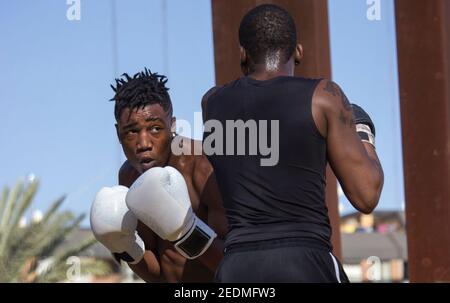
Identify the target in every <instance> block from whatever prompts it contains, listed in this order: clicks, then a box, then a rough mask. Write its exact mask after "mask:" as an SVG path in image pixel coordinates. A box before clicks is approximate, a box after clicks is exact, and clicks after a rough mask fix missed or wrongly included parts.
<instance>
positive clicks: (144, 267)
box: [119, 161, 162, 282]
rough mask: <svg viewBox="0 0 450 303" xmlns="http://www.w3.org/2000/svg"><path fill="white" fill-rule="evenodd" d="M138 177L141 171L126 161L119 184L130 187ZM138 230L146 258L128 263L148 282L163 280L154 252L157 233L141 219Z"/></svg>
mask: <svg viewBox="0 0 450 303" xmlns="http://www.w3.org/2000/svg"><path fill="white" fill-rule="evenodd" d="M137 177H139V173H138V172H137V171H136V170H135V169H134V168H133V167H131V165H130V164H129V163H128V161H125V163H124V164H123V165H122V167H121V168H120V170H119V185H124V186H126V187H130V186H131V184H133V182H134V181H135V180H136V179H137ZM137 231H138V234H139V236H140V237H141V238H142V240H143V241H144V243H145V254H144V258H143V259H142V260H141V261H140V262H139V263H137V264H128V265H129V267H130V268H131V270H132V271H133V272H135V273H136V274H137V275H138V276H139V277H140V278H141V279H142V280H144V281H146V282H161V281H162V274H161V265H160V262H159V260H158V258H157V257H156V254H155V253H154V252H156V241H157V238H156V235H155V233H154V232H153V231H152V230H151V229H150V228H148V227H147V226H145V225H144V224H142V222H140V221H139V222H138V227H137Z"/></svg>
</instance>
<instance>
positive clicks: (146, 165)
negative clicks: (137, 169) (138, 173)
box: [139, 158, 155, 172]
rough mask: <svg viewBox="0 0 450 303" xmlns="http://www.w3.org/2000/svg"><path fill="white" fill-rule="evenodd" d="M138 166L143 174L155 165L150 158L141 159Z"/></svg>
mask: <svg viewBox="0 0 450 303" xmlns="http://www.w3.org/2000/svg"><path fill="white" fill-rule="evenodd" d="M139 164H140V165H141V167H142V170H143V172H144V171H146V170H148V169H150V168H152V167H153V166H154V164H155V160H154V159H152V158H142V159H140V160H139Z"/></svg>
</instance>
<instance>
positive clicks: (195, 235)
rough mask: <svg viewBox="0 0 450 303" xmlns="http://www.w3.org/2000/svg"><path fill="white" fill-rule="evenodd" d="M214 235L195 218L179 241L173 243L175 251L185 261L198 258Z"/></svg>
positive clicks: (209, 244) (204, 224)
mask: <svg viewBox="0 0 450 303" xmlns="http://www.w3.org/2000/svg"><path fill="white" fill-rule="evenodd" d="M216 236H217V235H216V233H215V232H214V231H213V230H212V229H211V228H210V227H209V226H208V225H207V224H206V223H205V222H203V221H202V220H200V219H199V218H198V217H197V216H195V217H194V224H193V225H192V227H191V228H190V230H189V231H188V232H187V233H186V235H184V236H183V237H182V238H181V239H180V240H178V241H177V242H175V243H174V246H175V249H176V250H177V251H178V252H179V253H180V254H181V255H182V256H183V257H185V258H187V259H195V258H198V257H200V256H201V255H202V254H203V253H204V252H205V251H206V250H207V249H208V248H209V246H211V243H212V242H213V241H214V239H215V238H216Z"/></svg>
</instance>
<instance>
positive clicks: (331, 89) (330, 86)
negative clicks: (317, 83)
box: [323, 81, 352, 111]
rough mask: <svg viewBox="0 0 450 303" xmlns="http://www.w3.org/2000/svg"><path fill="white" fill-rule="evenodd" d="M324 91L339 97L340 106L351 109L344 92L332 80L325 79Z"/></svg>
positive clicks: (347, 109)
mask: <svg viewBox="0 0 450 303" xmlns="http://www.w3.org/2000/svg"><path fill="white" fill-rule="evenodd" d="M323 90H324V91H326V92H327V93H329V94H330V95H332V96H333V97H341V102H342V106H343V107H344V109H345V110H346V111H351V110H352V106H351V105H350V102H349V101H348V99H347V96H346V95H345V94H344V92H343V91H342V90H341V89H340V88H339V86H337V84H336V83H334V82H333V81H327V84H326V85H325V87H324V88H323Z"/></svg>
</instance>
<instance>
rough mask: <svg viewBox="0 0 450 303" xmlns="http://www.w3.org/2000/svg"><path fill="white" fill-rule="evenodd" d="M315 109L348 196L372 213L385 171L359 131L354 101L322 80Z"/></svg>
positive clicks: (365, 211) (314, 102)
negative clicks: (351, 103)
mask: <svg viewBox="0 0 450 303" xmlns="http://www.w3.org/2000/svg"><path fill="white" fill-rule="evenodd" d="M314 109H315V111H316V115H315V117H318V118H317V119H315V120H317V121H316V123H318V126H319V130H321V133H322V134H323V135H324V137H326V142H327V156H328V161H329V163H330V166H331V168H332V169H333V172H334V173H335V175H336V177H337V179H338V180H339V183H340V184H341V186H342V189H343V191H344V193H345V195H346V196H347V198H348V199H349V201H350V202H351V204H352V205H353V206H354V207H355V208H356V209H357V210H359V211H361V212H363V213H366V214H367V213H371V212H372V211H373V210H374V208H375V207H376V205H377V204H378V200H379V198H380V194H381V189H382V187H383V181H384V176H383V170H382V167H381V165H380V162H379V160H378V157H377V154H376V152H375V149H374V148H373V146H372V145H371V144H369V143H365V142H364V143H363V142H362V141H361V140H360V138H359V136H358V135H357V133H356V128H355V124H354V122H353V116H352V107H351V105H350V102H349V101H348V99H347V97H346V96H345V94H344V92H343V91H342V90H341V89H340V88H339V86H338V85H337V84H335V83H333V82H331V81H328V80H322V81H321V82H320V83H319V84H318V86H317V88H316V90H315V92H314V96H313V114H314Z"/></svg>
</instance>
